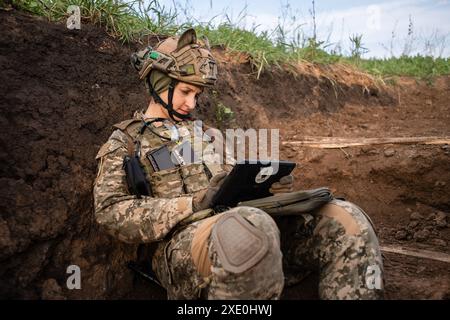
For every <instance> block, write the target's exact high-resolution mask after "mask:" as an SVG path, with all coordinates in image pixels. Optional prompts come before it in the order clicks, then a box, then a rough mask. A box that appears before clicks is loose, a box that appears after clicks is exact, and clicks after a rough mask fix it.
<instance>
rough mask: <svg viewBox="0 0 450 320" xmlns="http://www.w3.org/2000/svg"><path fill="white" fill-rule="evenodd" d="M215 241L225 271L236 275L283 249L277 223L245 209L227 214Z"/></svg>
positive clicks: (217, 226)
mask: <svg viewBox="0 0 450 320" xmlns="http://www.w3.org/2000/svg"><path fill="white" fill-rule="evenodd" d="M274 228H275V229H274ZM211 240H212V242H213V244H214V246H215V248H216V251H217V255H218V258H219V260H220V262H221V264H222V266H223V268H224V269H225V270H226V271H229V272H232V273H242V272H245V271H247V270H249V269H250V268H252V267H253V266H255V265H256V264H257V263H258V262H260V261H261V260H262V259H264V257H266V256H268V252H269V251H273V250H274V249H275V250H279V235H278V229H277V227H276V224H275V222H274V221H273V220H272V219H271V217H270V216H269V215H267V214H266V213H265V212H263V211H261V210H259V209H255V208H246V207H241V208H236V210H232V211H230V212H228V213H227V214H225V215H224V216H223V217H221V218H220V219H219V220H218V221H217V222H216V224H215V226H214V228H213V230H212V233H211ZM270 256H271V257H272V256H274V255H270ZM274 257H276V255H275V256H274Z"/></svg>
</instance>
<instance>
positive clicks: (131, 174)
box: [122, 155, 151, 198]
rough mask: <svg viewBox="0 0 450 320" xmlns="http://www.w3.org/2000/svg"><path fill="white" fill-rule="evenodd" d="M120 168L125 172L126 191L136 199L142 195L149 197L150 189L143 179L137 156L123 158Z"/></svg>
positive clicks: (143, 175)
mask: <svg viewBox="0 0 450 320" xmlns="http://www.w3.org/2000/svg"><path fill="white" fill-rule="evenodd" d="M122 167H123V169H124V170H125V175H126V178H127V186H128V191H129V192H130V193H132V194H134V195H136V196H137V197H138V198H141V196H143V195H144V196H150V195H151V191H150V187H149V184H148V182H147V179H146V178H145V174H144V171H143V170H142V167H141V163H140V161H139V158H138V157H137V156H132V157H130V156H129V155H126V156H125V157H124V158H123V166H122Z"/></svg>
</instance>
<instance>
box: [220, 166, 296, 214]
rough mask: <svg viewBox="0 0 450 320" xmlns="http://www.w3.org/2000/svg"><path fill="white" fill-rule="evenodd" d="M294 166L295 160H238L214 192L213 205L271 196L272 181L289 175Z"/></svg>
mask: <svg viewBox="0 0 450 320" xmlns="http://www.w3.org/2000/svg"><path fill="white" fill-rule="evenodd" d="M295 166H296V164H295V162H290V161H281V160H280V161H271V162H267V161H265V162H261V161H251V160H245V161H243V162H238V163H237V164H236V165H235V166H234V168H233V170H232V171H231V172H230V173H229V174H228V176H227V177H226V178H225V181H224V182H223V184H222V186H221V188H220V189H219V191H218V192H217V193H216V195H215V197H214V199H213V204H214V207H221V206H222V207H234V206H236V205H237V204H238V203H239V202H241V201H247V200H254V199H259V198H264V197H268V196H271V195H272V194H271V193H270V192H269V189H270V186H271V185H272V183H274V182H277V181H279V180H280V179H281V178H282V177H284V176H287V175H289V174H290V173H291V172H292V170H293V169H294V168H295Z"/></svg>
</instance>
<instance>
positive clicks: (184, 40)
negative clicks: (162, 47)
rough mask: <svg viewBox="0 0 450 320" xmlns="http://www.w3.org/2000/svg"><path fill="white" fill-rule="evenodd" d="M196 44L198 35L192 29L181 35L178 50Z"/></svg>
mask: <svg viewBox="0 0 450 320" xmlns="http://www.w3.org/2000/svg"><path fill="white" fill-rule="evenodd" d="M194 43H197V33H195V30H194V29H192V28H191V29H188V30H186V31H185V32H184V33H183V34H182V35H181V37H180V40H178V45H177V50H178V49H181V48H183V47H184V46H187V45H189V44H194Z"/></svg>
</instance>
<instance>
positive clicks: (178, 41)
mask: <svg viewBox="0 0 450 320" xmlns="http://www.w3.org/2000/svg"><path fill="white" fill-rule="evenodd" d="M131 63H132V65H133V66H134V67H135V68H136V70H138V71H139V78H140V79H141V80H144V81H145V84H146V86H147V88H148V90H149V92H150V94H151V95H152V96H153V98H154V99H155V101H156V102H158V103H160V104H161V105H162V106H163V107H164V108H166V109H167V110H168V112H169V115H170V117H171V118H172V119H173V120H175V119H174V117H173V116H174V115H175V116H177V117H178V118H180V119H186V118H189V115H183V114H180V113H178V112H176V111H175V110H174V109H173V105H172V98H173V92H174V89H175V86H176V84H177V83H178V82H179V81H182V82H186V83H190V84H193V85H197V86H201V87H212V86H214V85H215V83H216V80H217V64H216V61H215V60H214V58H213V56H212V54H211V49H210V47H209V42H208V39H207V38H203V39H202V40H198V39H197V34H196V32H195V30H194V29H188V30H186V31H185V32H184V33H183V34H182V35H181V36H180V37H179V38H178V37H169V38H167V39H165V40H163V41H161V42H159V43H158V44H157V45H156V46H155V48H152V47H150V46H149V47H146V48H145V49H143V50H141V51H139V52H136V53H134V54H133V55H132V56H131ZM152 70H158V71H160V72H162V73H164V74H166V75H167V76H169V77H170V78H171V79H172V81H171V83H170V85H169V92H168V103H165V102H164V101H163V100H162V99H161V97H160V96H159V94H158V93H157V92H156V91H155V90H154V88H153V87H152V84H151V81H150V73H151V72H152Z"/></svg>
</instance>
